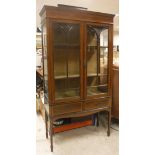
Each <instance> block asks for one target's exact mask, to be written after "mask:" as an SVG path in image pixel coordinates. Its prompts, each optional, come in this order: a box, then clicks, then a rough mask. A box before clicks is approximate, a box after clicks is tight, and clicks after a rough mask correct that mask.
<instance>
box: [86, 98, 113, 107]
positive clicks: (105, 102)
mask: <svg viewBox="0 0 155 155" xmlns="http://www.w3.org/2000/svg"><path fill="white" fill-rule="evenodd" d="M104 107H111V99H110V98H104V99H98V100H92V101H86V102H85V110H91V109H98V108H104Z"/></svg>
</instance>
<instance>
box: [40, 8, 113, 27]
mask: <svg viewBox="0 0 155 155" xmlns="http://www.w3.org/2000/svg"><path fill="white" fill-rule="evenodd" d="M39 15H40V16H41V18H42V20H44V19H45V18H46V17H49V18H52V19H64V20H66V19H67V20H78V21H87V22H100V23H109V24H113V18H114V16H115V15H114V14H107V13H101V12H94V11H87V10H86V9H85V8H82V7H77V8H76V7H72V6H69V7H66V6H65V7H63V6H58V7H56V6H48V5H44V6H43V8H42V9H41V11H40V13H39Z"/></svg>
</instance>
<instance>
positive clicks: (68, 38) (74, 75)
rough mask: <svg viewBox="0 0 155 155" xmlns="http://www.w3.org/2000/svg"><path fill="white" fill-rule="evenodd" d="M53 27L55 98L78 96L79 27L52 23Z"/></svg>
mask: <svg viewBox="0 0 155 155" xmlns="http://www.w3.org/2000/svg"><path fill="white" fill-rule="evenodd" d="M53 27H54V32H53V33H54V37H53V42H54V49H53V51H54V79H55V97H56V99H61V98H66V97H75V96H80V70H79V68H80V63H79V60H80V59H79V56H80V26H79V25H78V24H69V23H54V24H53Z"/></svg>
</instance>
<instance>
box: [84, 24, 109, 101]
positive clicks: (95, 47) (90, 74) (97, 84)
mask: <svg viewBox="0 0 155 155" xmlns="http://www.w3.org/2000/svg"><path fill="white" fill-rule="evenodd" d="M109 45H110V44H109V27H108V26H107V25H94V24H87V25H86V56H85V57H86V58H85V59H86V60H85V61H86V97H88V98H89V97H93V96H107V95H108V91H109V86H108V83H109V52H110V51H109Z"/></svg>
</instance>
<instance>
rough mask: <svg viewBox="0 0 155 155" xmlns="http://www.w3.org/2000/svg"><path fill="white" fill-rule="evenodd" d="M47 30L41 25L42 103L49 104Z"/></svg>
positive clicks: (44, 25)
mask: <svg viewBox="0 0 155 155" xmlns="http://www.w3.org/2000/svg"><path fill="white" fill-rule="evenodd" d="M46 32H47V28H46V23H44V24H43V25H42V55H43V79H44V103H45V104H48V103H49V91H48V89H49V88H48V84H49V83H48V82H49V81H48V52H47V33H46Z"/></svg>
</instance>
